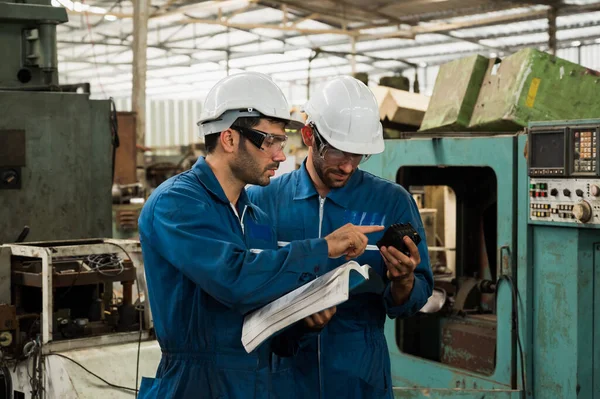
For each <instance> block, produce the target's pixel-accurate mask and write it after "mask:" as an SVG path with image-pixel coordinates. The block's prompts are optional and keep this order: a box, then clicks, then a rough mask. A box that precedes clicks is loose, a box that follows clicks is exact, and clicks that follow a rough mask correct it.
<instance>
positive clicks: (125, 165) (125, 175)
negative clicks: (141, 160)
mask: <svg viewBox="0 0 600 399" xmlns="http://www.w3.org/2000/svg"><path fill="white" fill-rule="evenodd" d="M117 123H118V126H119V147H118V148H117V152H116V154H115V176H114V180H113V181H114V183H116V184H133V183H135V182H137V175H136V173H137V170H136V167H137V164H136V161H137V160H136V156H137V150H136V136H135V113H134V112H117ZM142 144H143V143H142Z"/></svg>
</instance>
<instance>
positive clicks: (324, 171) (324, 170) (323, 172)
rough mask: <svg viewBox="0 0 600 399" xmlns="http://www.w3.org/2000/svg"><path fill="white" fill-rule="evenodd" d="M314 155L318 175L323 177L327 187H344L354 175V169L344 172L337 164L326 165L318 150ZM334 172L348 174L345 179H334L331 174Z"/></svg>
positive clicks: (322, 179) (314, 164)
mask: <svg viewBox="0 0 600 399" xmlns="http://www.w3.org/2000/svg"><path fill="white" fill-rule="evenodd" d="M313 155H314V156H313V166H314V168H315V171H316V172H317V175H318V176H319V178H320V179H321V181H322V182H323V184H325V186H326V187H329V188H340V187H344V186H345V185H346V183H348V181H349V180H350V177H351V176H352V173H354V170H353V171H352V172H351V173H349V174H348V173H345V172H343V171H342V170H340V169H339V168H338V167H336V166H331V167H326V166H325V160H324V159H323V158H321V157H320V156H319V155H318V154H317V152H316V151H313ZM332 173H336V174H338V175H343V176H346V179H344V180H338V179H334V178H333V176H331V174H332Z"/></svg>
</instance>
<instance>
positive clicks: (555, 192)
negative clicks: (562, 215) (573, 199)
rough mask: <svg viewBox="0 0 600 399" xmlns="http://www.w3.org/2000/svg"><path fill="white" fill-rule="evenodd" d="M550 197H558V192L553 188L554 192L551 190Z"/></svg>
mask: <svg viewBox="0 0 600 399" xmlns="http://www.w3.org/2000/svg"><path fill="white" fill-rule="evenodd" d="M550 195H551V196H553V197H556V196H557V195H558V190H557V189H555V188H553V189H552V190H550Z"/></svg>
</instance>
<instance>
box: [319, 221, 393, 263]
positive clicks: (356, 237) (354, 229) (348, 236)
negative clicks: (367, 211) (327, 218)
mask: <svg viewBox="0 0 600 399" xmlns="http://www.w3.org/2000/svg"><path fill="white" fill-rule="evenodd" d="M383 228H384V227H383V226H355V225H353V224H351V223H348V224H347V225H345V226H342V227H340V228H339V229H337V230H336V231H334V232H333V233H331V234H329V235H328V236H327V237H325V240H326V241H327V247H328V250H329V251H328V255H329V257H330V258H339V257H340V256H342V255H346V260H350V259H353V258H357V257H359V256H360V255H362V253H363V252H365V249H366V248H367V243H368V242H369V240H368V238H367V236H366V235H365V234H369V233H375V232H376V231H381V230H383Z"/></svg>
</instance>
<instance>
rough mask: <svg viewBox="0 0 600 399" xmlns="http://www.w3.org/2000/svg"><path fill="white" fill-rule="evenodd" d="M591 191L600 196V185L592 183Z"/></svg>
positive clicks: (595, 195)
mask: <svg viewBox="0 0 600 399" xmlns="http://www.w3.org/2000/svg"><path fill="white" fill-rule="evenodd" d="M590 193H591V194H592V195H593V196H594V197H597V196H599V195H600V187H598V186H597V185H595V184H592V185H591V186H590Z"/></svg>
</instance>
